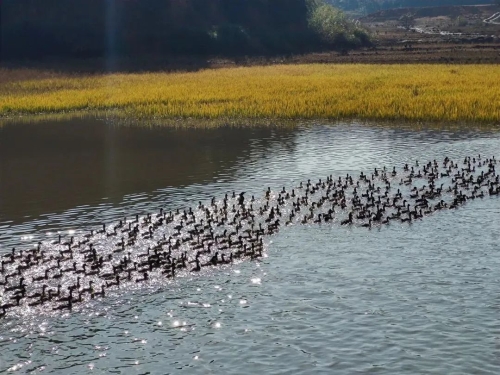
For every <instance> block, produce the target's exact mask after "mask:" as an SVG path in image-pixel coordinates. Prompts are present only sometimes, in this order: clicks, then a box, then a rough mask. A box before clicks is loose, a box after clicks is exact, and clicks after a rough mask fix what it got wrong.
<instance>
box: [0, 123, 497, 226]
mask: <svg viewBox="0 0 500 375" xmlns="http://www.w3.org/2000/svg"><path fill="white" fill-rule="evenodd" d="M128 123H129V122H128ZM182 124H183V123H182ZM182 124H181V125H182ZM129 125H130V124H129ZM129 125H127V122H124V121H122V120H119V121H117V120H109V119H107V120H106V119H98V118H95V117H80V118H73V119H68V118H64V117H62V118H61V119H60V121H56V120H54V119H42V120H40V119H38V120H34V121H29V118H27V119H21V120H19V121H16V120H12V119H11V120H8V121H4V123H3V125H2V126H0V223H7V222H8V223H10V224H20V223H24V222H28V221H31V220H35V219H37V218H38V217H40V215H47V214H51V213H61V212H63V211H65V210H70V209H73V208H75V207H81V206H88V207H89V208H91V207H97V206H99V205H100V204H103V203H106V204H111V205H113V206H121V205H123V204H124V203H123V198H124V197H125V196H127V195H130V194H150V193H152V192H155V191H159V190H162V191H165V189H168V188H177V189H178V188H181V189H182V188H184V187H189V186H196V185H203V186H205V185H207V186H208V185H210V186H212V185H214V186H215V185H217V186H222V185H221V184H220V183H221V182H224V181H225V182H227V181H235V182H238V181H246V180H248V179H249V178H250V180H251V181H253V179H252V178H251V177H252V176H260V177H262V178H261V179H263V181H261V182H259V186H260V185H261V184H268V183H269V184H274V183H276V184H282V183H285V182H286V181H285V180H287V181H292V180H293V179H294V178H295V177H298V176H299V175H300V174H301V173H302V172H303V171H306V170H311V171H313V170H315V169H317V166H318V165H320V164H321V163H323V164H325V163H326V164H328V163H335V165H336V167H340V166H342V163H340V164H339V161H342V160H345V161H348V160H351V161H349V162H347V164H345V163H344V164H345V165H344V166H345V168H341V170H343V169H345V170H350V169H349V165H350V164H352V163H353V161H354V160H358V162H357V164H359V162H360V160H361V159H363V158H365V157H367V155H368V158H371V157H372V156H376V155H379V156H380V157H382V155H384V154H385V153H386V152H388V150H391V149H393V150H396V149H411V147H412V145H414V144H422V143H426V142H428V143H438V142H453V141H456V140H467V139H478V138H482V137H486V138H487V137H489V136H491V135H492V134H495V133H496V132H498V129H496V128H495V127H494V126H484V125H481V126H472V125H470V124H469V125H442V124H397V123H394V122H389V123H376V124H374V123H369V124H365V123H363V124H360V123H359V122H355V121H351V122H349V123H345V122H342V123H340V122H338V123H332V122H327V121H309V122H302V123H291V124H286V126H246V127H245V126H239V127H227V126H226V127H220V126H214V127H210V126H208V127H200V126H193V127H172V126H137V123H136V122H133V123H132V124H131V125H130V126H129ZM157 125H161V124H157ZM297 125H299V126H297ZM363 150H364V151H363ZM365 151H366V152H365ZM364 154H366V155H365V156H363V155H364ZM370 155H371V156H370ZM415 157H418V155H415ZM285 160H286V161H285ZM304 164H307V167H306V168H303V166H304ZM355 164H356V163H355ZM314 165H316V167H314ZM361 165H362V164H361ZM368 165H370V167H372V165H373V166H375V167H377V166H378V167H381V165H379V163H375V164H373V163H371V162H370V163H369V164H367V166H368ZM332 166H333V165H332ZM276 168H278V169H280V170H276ZM297 168H299V169H301V171H302V172H299V171H298V170H297ZM346 168H347V169H346ZM294 169H295V171H294ZM325 169H326V166H325ZM327 169H328V170H329V171H331V168H329V167H328V168H327ZM294 176H295V177H294ZM303 177H305V176H303ZM308 177H311V178H316V177H318V176H308ZM237 185H241V184H239V183H237ZM244 185H245V186H239V187H240V188H246V187H248V188H249V189H251V188H252V186H253V185H255V184H253V185H252V183H250V185H252V186H247V185H248V183H245V184H244ZM253 188H255V186H253ZM263 188H264V186H260V188H259V189H257V190H258V191H260V190H261V189H263ZM209 190H210V189H209ZM189 191H190V190H189ZM189 191H188V190H186V194H188V195H189ZM207 192H208V190H207ZM211 193H213V191H211ZM167 195H168V194H167ZM162 196H163V197H165V194H162ZM198 198H200V197H199V196H198ZM129 203H130V202H129ZM125 205H127V203H125Z"/></svg>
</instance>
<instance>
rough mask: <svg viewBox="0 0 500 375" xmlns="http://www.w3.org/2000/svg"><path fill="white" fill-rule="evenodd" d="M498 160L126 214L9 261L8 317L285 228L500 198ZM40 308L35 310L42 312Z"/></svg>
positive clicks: (154, 275)
mask: <svg viewBox="0 0 500 375" xmlns="http://www.w3.org/2000/svg"><path fill="white" fill-rule="evenodd" d="M496 164H497V160H496V159H495V157H492V158H491V159H490V158H483V157H481V155H478V156H476V157H466V158H465V159H462V160H451V159H449V158H448V157H446V158H445V159H444V160H442V161H440V162H437V161H436V160H433V161H430V162H428V163H424V164H422V163H419V162H418V161H417V162H416V163H415V164H413V165H408V164H405V165H404V166H403V168H401V169H399V170H397V169H396V167H393V168H389V169H387V168H385V167H384V168H381V169H374V171H373V172H371V173H369V174H365V173H361V174H360V175H359V177H358V178H355V177H354V176H352V175H349V174H347V175H346V176H345V177H338V178H336V179H334V178H333V177H332V176H331V175H330V176H328V177H326V179H319V180H318V181H316V182H312V181H310V180H308V181H307V182H301V183H300V185H299V186H297V187H294V188H292V189H288V190H287V189H285V187H283V189H281V190H280V191H272V190H271V189H270V188H268V189H267V190H266V191H265V193H264V195H263V197H260V198H255V197H254V196H252V197H251V198H247V197H246V195H245V193H244V192H242V193H239V194H236V193H235V192H233V193H232V194H226V195H225V197H224V198H223V199H221V200H216V198H215V197H214V198H212V199H211V201H210V202H207V203H205V204H204V203H202V202H199V203H198V205H197V207H195V208H193V207H191V208H188V209H186V210H180V209H177V210H174V211H169V212H167V211H164V210H163V209H160V210H159V212H157V213H154V214H147V215H145V216H139V215H135V216H134V217H126V218H123V219H122V220H120V221H119V222H117V223H114V224H112V225H105V224H103V225H102V227H101V228H98V229H94V230H89V231H82V232H79V233H78V234H73V235H71V236H69V235H68V236H67V237H63V236H62V235H60V234H59V235H58V236H57V238H56V239H54V240H52V241H45V242H38V243H37V244H36V245H35V246H33V247H32V248H29V249H20V250H17V249H15V248H14V249H12V251H10V252H9V253H7V254H4V255H2V256H1V258H0V259H1V264H0V317H3V316H6V315H8V314H10V313H12V314H14V313H15V312H16V311H21V310H23V311H30V310H34V309H40V311H41V310H50V311H52V310H71V309H72V308H73V306H74V305H75V304H78V303H84V302H88V301H90V300H92V299H94V298H102V297H104V296H105V295H106V294H108V293H110V292H112V291H113V290H116V289H119V288H123V287H125V286H126V285H132V284H134V285H135V284H137V283H147V282H151V281H152V280H164V279H173V278H175V277H178V276H179V275H188V274H191V273H196V272H199V271H202V270H204V269H209V268H212V267H216V266H220V265H224V264H231V263H234V262H239V261H241V260H242V259H244V258H247V259H258V258H260V257H262V256H263V253H264V250H265V249H264V238H265V237H266V236H269V235H272V234H274V233H276V232H277V231H278V230H279V229H280V228H281V227H282V226H283V225H292V224H313V223H316V224H321V223H336V224H339V225H345V226H358V227H365V228H371V227H373V226H382V225H388V224H390V225H393V223H394V224H395V223H411V222H413V221H415V220H419V219H421V218H423V217H424V216H426V215H431V214H433V213H434V212H435V211H440V210H446V209H455V208H457V207H459V206H461V205H463V204H465V203H466V202H468V201H470V200H474V199H479V198H484V197H487V196H499V195H500V182H499V174H497V172H496V170H495V166H496ZM35 311H36V310H35Z"/></svg>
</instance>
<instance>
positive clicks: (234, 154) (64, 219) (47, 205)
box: [0, 119, 500, 374]
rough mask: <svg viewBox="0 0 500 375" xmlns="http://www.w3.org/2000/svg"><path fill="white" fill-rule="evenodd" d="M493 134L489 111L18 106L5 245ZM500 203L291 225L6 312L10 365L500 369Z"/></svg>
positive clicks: (5, 204) (1, 207)
mask: <svg viewBox="0 0 500 375" xmlns="http://www.w3.org/2000/svg"><path fill="white" fill-rule="evenodd" d="M499 150H500V131H495V130H492V129H491V128H488V129H485V128H477V129H469V130H464V128H460V127H457V128H447V127H442V128H441V127H436V126H434V127H426V126H420V127H419V128H418V130H411V128H410V127H404V126H401V127H398V126H396V125H394V124H392V125H373V124H371V125H363V124H358V123H349V124H347V123H337V124H307V125H299V126H297V127H295V128H279V127H276V128H218V129H207V130H200V129H197V130H194V129H191V130H186V129H171V128H161V127H134V126H124V125H120V124H117V123H113V122H110V121H105V120H95V119H81V120H73V121H71V122H46V123H35V124H29V123H22V124H15V123H12V124H6V125H4V126H2V127H0V253H7V252H8V251H10V248H11V247H13V246H16V247H19V248H22V247H23V246H25V247H30V246H32V244H33V243H36V242H37V241H38V240H47V239H52V238H53V237H54V236H55V235H57V233H58V232H60V233H62V234H65V235H66V234H68V233H70V232H69V231H72V230H76V231H78V230H86V229H90V228H95V227H96V226H99V225H100V224H101V223H103V222H104V223H111V222H116V221H117V220H119V219H120V218H122V217H123V216H124V215H132V214H136V213H138V214H146V213H148V212H156V211H157V210H159V208H160V207H163V208H165V209H167V210H172V209H176V208H188V207H196V205H197V204H198V201H200V200H201V201H203V202H207V201H209V200H210V198H211V197H212V196H216V197H217V198H222V197H223V196H224V194H225V193H227V192H232V191H233V190H235V191H237V192H239V191H246V192H247V195H251V194H255V195H256V196H261V195H262V194H263V193H264V191H265V190H266V189H267V187H268V186H269V187H271V188H272V189H273V190H276V191H277V190H279V189H281V188H282V187H283V186H286V187H293V186H297V185H298V184H299V182H300V181H306V180H307V179H309V178H310V179H312V180H317V179H318V178H324V177H326V176H327V175H330V174H332V175H333V176H334V178H335V177H336V176H337V177H338V176H345V174H346V173H353V174H354V175H356V176H357V175H359V173H360V172H362V171H363V172H371V171H373V168H375V167H383V166H387V167H388V168H389V167H390V168H392V166H393V165H396V166H398V167H400V166H402V165H403V164H404V163H414V162H415V160H416V159H419V160H421V161H428V160H432V159H438V160H442V159H444V157H445V156H448V157H451V158H454V159H455V158H457V159H460V158H461V159H463V157H465V156H475V155H477V154H481V155H484V156H488V157H491V156H493V155H495V156H496V157H497V158H498V157H499V156H500V155H499ZM499 214H500V199H499V198H492V197H486V198H484V199H482V200H479V199H476V200H475V201H474V202H470V203H467V204H466V205H465V206H463V207H461V208H460V209H458V210H449V211H448V210H447V211H442V212H438V213H435V214H433V215H430V216H428V217H425V218H424V219H423V220H421V221H417V222H414V223H413V224H411V225H405V224H404V223H401V224H395V225H392V224H391V225H389V226H383V227H377V228H374V229H372V230H366V228H359V227H350V228H346V227H341V226H339V225H334V224H333V225H328V224H322V225H294V226H291V227H285V228H283V229H282V230H281V231H280V232H279V233H278V234H277V235H274V236H272V237H269V238H267V239H266V248H267V251H266V257H265V258H262V259H261V260H260V261H250V260H248V261H244V262H241V263H239V264H235V265H227V266H224V267H220V268H214V269H212V270H210V271H209V272H202V273H200V274H197V275H193V276H189V277H183V278H178V279H176V280H175V281H174V282H165V284H164V285H161V286H158V285H155V286H154V287H146V286H141V287H137V288H129V289H127V290H122V291H121V292H120V293H119V294H115V295H112V296H110V297H109V298H105V299H102V300H96V301H95V302H93V303H92V304H88V305H86V306H85V308H82V309H79V310H77V311H73V312H71V313H65V314H59V315H54V314H47V315H44V314H36V315H34V314H33V315H30V314H22V316H19V317H17V318H16V317H9V318H7V319H0V351H1V353H2V354H1V355H0V373H4V372H6V371H11V372H14V373H16V372H17V373H33V374H35V373H40V372H46V373H54V374H68V373H72V374H73V373H74V374H87V373H97V374H100V373H103V374H104V373H106V374H107V373H124V374H131V373H133V374H147V373H150V374H171V373H180V372H185V373H200V374H210V373H216V374H241V373H248V374H250V373H266V374H268V373H269V374H281V373H283V374H285V373H304V374H310V373H325V374H326V373H327V374H331V373H336V374H353V373H359V374H365V373H391V374H417V373H419V374H421V373H426V374H430V373H435V374H445V373H453V374H471V373H475V374H498V373H499V372H500V356H499V353H500V320H499V312H500V257H499V256H498V254H499V253H500V225H499V224H500V220H499V217H500V216H499Z"/></svg>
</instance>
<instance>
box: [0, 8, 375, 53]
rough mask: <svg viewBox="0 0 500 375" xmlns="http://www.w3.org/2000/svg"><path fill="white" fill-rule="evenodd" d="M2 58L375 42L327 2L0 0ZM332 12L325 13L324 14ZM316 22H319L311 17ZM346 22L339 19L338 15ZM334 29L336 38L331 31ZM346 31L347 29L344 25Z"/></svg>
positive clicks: (305, 48) (280, 49)
mask: <svg viewBox="0 0 500 375" xmlns="http://www.w3.org/2000/svg"><path fill="white" fill-rule="evenodd" d="M0 4H1V8H2V9H1V10H2V12H1V29H2V35H1V47H2V49H1V53H2V59H4V60H9V59H14V60H15V59H43V58H45V57H67V58H94V57H105V56H108V55H110V54H113V55H114V56H118V57H120V56H127V57H133V56H138V55H142V54H154V55H159V56H162V55H168V56H175V55H201V56H204V55H255V54H258V55H266V54H289V53H305V52H310V51H316V50H322V49H331V48H337V49H346V48H347V49H348V48H354V47H356V46H360V45H364V44H367V43H369V38H368V36H367V35H366V33H364V31H363V30H361V29H358V28H357V27H350V26H349V30H343V29H342V28H341V27H340V26H339V25H341V26H342V25H344V26H345V25H348V22H346V21H345V19H344V20H342V23H341V24H339V23H338V22H337V23H335V21H332V19H331V17H330V18H329V22H330V23H328V22H327V23H325V24H321V23H319V22H318V20H319V19H321V17H320V18H318V12H319V10H318V9H319V8H321V7H323V9H322V10H321V12H320V13H321V14H323V18H324V15H325V14H326V13H328V12H330V13H331V14H336V13H335V12H336V11H335V10H334V9H333V8H331V6H329V7H330V8H328V9H327V10H325V8H324V7H325V4H324V3H323V1H322V0H71V1H68V0H43V1H40V0H3V1H2V0H0ZM325 12H326V13H325ZM313 16H314V17H315V21H314V22H311V19H312V18H314V17H313ZM336 17H337V19H340V18H339V16H338V15H337V16H336ZM328 25H330V26H331V25H334V26H335V27H336V28H337V29H336V31H334V34H335V35H338V34H345V35H343V36H341V37H335V36H334V37H332V33H333V31H332V33H328V32H325V28H328V27H330V26H328ZM342 27H343V26H342Z"/></svg>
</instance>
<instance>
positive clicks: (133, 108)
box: [0, 65, 500, 122]
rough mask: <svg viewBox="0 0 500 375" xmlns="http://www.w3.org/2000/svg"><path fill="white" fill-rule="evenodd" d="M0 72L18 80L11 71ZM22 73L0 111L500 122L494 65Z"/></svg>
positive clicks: (4, 91)
mask: <svg viewBox="0 0 500 375" xmlns="http://www.w3.org/2000/svg"><path fill="white" fill-rule="evenodd" d="M3 73H4V74H7V75H12V76H16V72H15V71H11V72H7V73H6V72H3ZM0 75H1V74H0ZM17 76H19V77H20V78H18V79H16V80H10V81H8V82H4V83H0V117H8V116H16V115H29V114H58V113H65V112H79V113H81V112H91V111H112V112H113V113H115V114H118V115H119V116H126V117H136V118H149V119H153V118H155V119H159V118H163V119H176V118H191V119H211V120H220V121H225V120H235V119H238V120H241V119H314V118H324V119H326V118H335V119H337V118H358V119H367V120H368V119H370V120H372V119H375V120H411V121H415V120H417V121H475V122H499V121H500V104H499V103H500V85H498V82H500V66H498V65H275V66H264V67H248V68H245V67H240V68H226V69H215V70H204V71H199V72H195V73H168V74H167V73H145V74H112V75H94V76H86V77H75V76H73V77H69V76H68V77H65V76H56V75H54V76H49V77H48V78H44V77H43V76H42V78H40V79H33V78H28V79H26V80H24V79H22V78H21V76H22V74H21V73H17Z"/></svg>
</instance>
